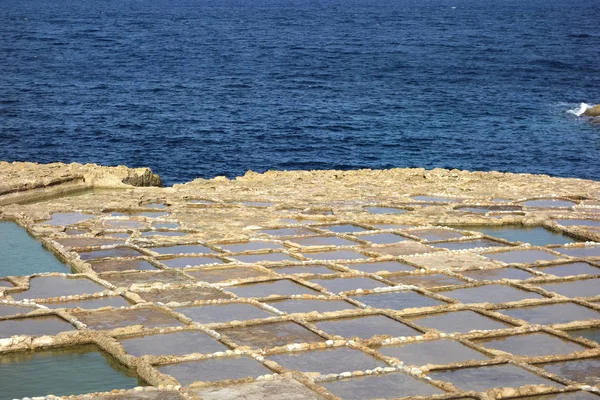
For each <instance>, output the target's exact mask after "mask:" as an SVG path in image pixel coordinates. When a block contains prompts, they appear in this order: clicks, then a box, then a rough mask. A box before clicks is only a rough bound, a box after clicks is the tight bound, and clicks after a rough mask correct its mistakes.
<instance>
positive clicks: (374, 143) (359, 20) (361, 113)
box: [0, 0, 600, 184]
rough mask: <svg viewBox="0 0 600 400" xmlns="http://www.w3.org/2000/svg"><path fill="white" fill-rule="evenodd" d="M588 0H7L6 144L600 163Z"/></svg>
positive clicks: (158, 160) (281, 165)
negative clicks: (591, 112) (590, 116)
mask: <svg viewBox="0 0 600 400" xmlns="http://www.w3.org/2000/svg"><path fill="white" fill-rule="evenodd" d="M598 21H600V7H598V1H597V0H570V1H564V0H500V1H498V0H495V1H491V0H418V1H415V0H253V1H242V0H218V1H217V0H169V1H167V0H118V1H117V0H79V1H66V0H52V1H47V0H2V1H1V2H0V159H2V160H9V161H13V160H26V161H39V162H52V161H64V162H72V161H76V162H95V163H101V164H108V165H116V164H125V165H128V166H150V167H152V168H153V170H154V171H155V172H158V173H159V174H160V175H161V176H162V177H163V179H164V180H165V183H167V184H173V183H176V182H184V181H187V180H190V179H193V178H195V177H207V178H208V177H213V176H217V175H226V176H228V177H235V176H238V175H242V174H244V173H245V171H247V170H249V169H251V170H254V171H266V170H269V169H278V170H282V169H330V168H335V169H355V168H390V167H426V168H434V167H446V168H460V169H471V170H500V171H512V172H532V173H546V174H550V175H555V176H569V177H582V178H592V179H600V168H598V154H600V153H599V152H600V125H596V126H594V125H591V124H589V123H588V122H586V121H584V120H582V119H580V118H578V117H577V116H575V115H573V114H571V113H568V110H570V109H578V108H579V104H580V103H582V102H586V103H590V104H595V103H600V80H599V79H600V29H599V28H598V26H599V22H598Z"/></svg>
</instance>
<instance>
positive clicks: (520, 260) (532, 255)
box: [484, 250, 558, 264]
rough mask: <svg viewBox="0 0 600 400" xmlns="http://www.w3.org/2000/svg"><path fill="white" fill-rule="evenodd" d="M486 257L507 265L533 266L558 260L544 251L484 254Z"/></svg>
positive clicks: (512, 251)
mask: <svg viewBox="0 0 600 400" xmlns="http://www.w3.org/2000/svg"><path fill="white" fill-rule="evenodd" d="M484 256H485V257H487V258H489V259H492V260H497V261H501V262H503V263H506V264H533V263H534V262H537V261H554V260H556V259H557V258H558V257H557V256H555V255H554V254H552V253H549V252H547V251H543V250H511V251H506V252H504V253H494V254H491V253H490V254H484Z"/></svg>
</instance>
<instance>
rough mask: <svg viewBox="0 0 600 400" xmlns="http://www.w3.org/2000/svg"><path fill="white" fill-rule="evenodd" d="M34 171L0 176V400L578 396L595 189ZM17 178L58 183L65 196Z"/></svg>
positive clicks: (20, 167) (462, 181) (593, 286)
mask: <svg viewBox="0 0 600 400" xmlns="http://www.w3.org/2000/svg"><path fill="white" fill-rule="evenodd" d="M47 168H48V167H47V166H44V165H38V166H33V165H29V164H19V163H17V164H15V165H12V164H5V163H0V173H3V176H5V177H6V179H4V181H3V182H0V186H2V185H3V186H2V187H3V188H4V191H0V193H8V194H0V237H1V239H2V240H0V353H1V354H2V355H1V356H0V369H1V370H2V371H1V373H0V388H1V390H0V392H1V395H0V397H2V398H4V397H6V396H8V397H7V398H13V397H14V398H23V397H29V398H31V397H34V396H44V395H47V394H51V393H52V394H55V395H59V394H60V395H63V394H64V395H71V394H74V395H80V396H79V397H77V399H80V400H83V399H92V398H98V399H103V400H125V399H142V400H143V399H147V400H153V399H154V400H183V399H186V400H193V399H195V398H194V397H193V396H200V397H201V398H205V399H219V400H223V399H230V398H231V399H238V398H240V399H242V398H246V399H253V400H273V399H282V398H286V399H291V400H316V399H318V400H332V399H334V396H337V397H338V398H342V399H360V400H363V399H369V398H387V399H396V398H403V397H409V396H423V397H430V396H435V395H443V394H451V396H452V397H453V398H459V397H460V398H469V396H473V392H478V393H479V394H477V396H478V397H482V398H505V397H506V398H520V397H525V396H528V397H527V398H530V399H531V400H577V399H589V398H590V397H589V396H594V395H592V394H590V393H589V392H584V391H582V390H581V388H582V387H583V386H582V385H586V384H587V385H592V386H597V385H598V384H599V382H598V381H597V376H598V373H597V371H598V365H597V364H598V353H597V345H596V344H595V343H600V342H598V329H600V308H599V304H600V291H599V290H598V287H600V285H598V283H597V281H598V279H599V278H600V273H599V272H598V271H600V252H599V249H600V245H598V244H596V243H595V242H600V231H599V230H598V229H597V226H598V225H600V220H599V219H598V218H600V217H597V216H594V215H595V214H594V213H590V212H588V211H589V209H591V208H590V207H593V205H594V204H600V184H599V183H597V182H591V181H582V180H570V179H557V178H550V177H547V176H533V175H522V174H520V175H511V174H501V173H469V172H465V171H445V170H435V171H425V170H416V169H415V170H390V171H367V170H365V171H349V172H343V173H342V172H340V171H337V172H333V171H321V172H303V171H296V172H269V173H266V174H255V173H248V174H247V175H246V176H244V177H240V178H238V179H237V180H233V181H229V180H225V179H214V180H202V179H199V180H196V181H193V182H190V183H187V184H183V185H177V186H175V187H173V188H159V187H134V186H126V185H125V184H124V183H123V179H125V177H128V178H127V179H126V180H127V181H128V182H134V183H136V184H139V185H142V184H144V185H152V184H157V180H156V178H155V176H154V175H152V174H151V173H150V172H149V171H147V170H128V169H126V168H124V167H116V168H114V169H111V168H104V167H97V166H78V165H71V166H68V167H67V166H63V167H60V165H59V166H58V167H54V168H52V169H47ZM36 170H39V174H41V175H44V176H46V175H48V176H50V177H51V176H53V174H59V175H60V176H63V175H64V176H69V174H70V173H72V172H70V171H74V170H77V171H79V172H78V173H79V174H83V175H82V176H85V182H83V179H82V180H81V182H82V183H81V185H83V186H84V187H82V189H83V190H82V192H81V193H80V194H79V195H77V196H69V195H67V196H62V195H61V194H60V190H58V189H60V184H59V185H58V187H57V188H55V187H54V186H52V187H45V186H44V184H43V183H41V184H40V183H39V182H38V181H36V180H35V176H36V174H35V173H33V172H32V171H36ZM140 174H141V175H140ZM32 177H33V178H32ZM28 179H33V181H35V182H38V183H36V185H38V184H39V185H41V186H39V185H38V186H36V185H33V186H31V185H30V186H28V185H26V183H27V182H30V181H28ZM92 187H96V189H92ZM118 187H120V188H118ZM11 188H13V189H15V188H20V189H19V191H17V193H19V195H18V196H19V199H20V200H19V201H18V202H15V201H13V200H12V199H13V197H14V196H15V195H14V194H13V193H15V192H14V190H12V189H11ZM42 189H43V190H48V191H55V192H56V193H54V195H53V196H52V197H44V196H45V194H44V193H45V192H44V193H41V194H40V192H39V190H42ZM57 193H58V194H57ZM42 194H43V195H44V196H42ZM7 196H8V197H7ZM28 196H30V197H28ZM40 196H41V197H40ZM28 198H29V199H30V200H28V201H24V199H25V200H27V199H28ZM498 199H502V201H501V204H499V201H498ZM582 199H586V200H582ZM583 206H585V207H583ZM584 209H585V210H586V211H582V210H584ZM15 221H16V222H15ZM28 233H29V234H28ZM42 243H43V244H44V247H45V248H44V247H42ZM53 253H54V254H56V256H55V255H54V254H53ZM594 346H595V347H594ZM67 347H68V351H67V350H65V351H63V350H62V349H64V348H67ZM100 349H101V350H100ZM509 361H510V362H509ZM507 362H509V363H507ZM529 366H535V367H537V368H539V369H535V368H529ZM542 370H543V371H547V372H548V373H550V374H552V376H554V377H556V378H557V379H559V380H560V379H564V380H567V381H569V382H572V384H573V386H569V388H568V390H569V392H568V393H558V391H559V390H560V389H561V388H562V387H563V385H560V384H558V383H557V382H556V381H553V380H551V379H548V376H546V375H544V374H543V373H542V372H540V371H542ZM132 371H135V374H134V373H133V372H132ZM428 378H432V379H431V380H430V379H428ZM136 386H139V387H137V388H134V387H136ZM93 392H102V393H96V394H93ZM467 392H469V393H467ZM541 394H543V396H542V397H539V396H540V395H541ZM567 397H568V398H569V399H566V398H567Z"/></svg>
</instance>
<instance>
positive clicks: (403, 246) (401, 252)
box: [365, 240, 436, 257]
mask: <svg viewBox="0 0 600 400" xmlns="http://www.w3.org/2000/svg"><path fill="white" fill-rule="evenodd" d="M365 250H367V251H369V252H375V253H379V254H381V255H384V256H394V257H397V256H409V255H413V254H426V253H432V252H434V251H436V250H435V249H432V248H431V247H429V246H426V245H424V244H423V243H419V242H413V241H408V240H407V241H405V242H400V243H398V244H393V245H390V246H385V247H367V248H366V249H365Z"/></svg>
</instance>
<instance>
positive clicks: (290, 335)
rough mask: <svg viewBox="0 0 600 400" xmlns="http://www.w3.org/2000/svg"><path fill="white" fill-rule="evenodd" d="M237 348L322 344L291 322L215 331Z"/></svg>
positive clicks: (317, 336)
mask: <svg viewBox="0 0 600 400" xmlns="http://www.w3.org/2000/svg"><path fill="white" fill-rule="evenodd" d="M217 331H218V332H219V333H221V334H222V335H225V336H227V337H228V338H229V339H230V340H232V341H233V342H235V343H236V344H237V345H239V346H250V347H253V348H271V347H276V346H284V345H286V344H290V343H317V342H324V341H325V339H324V338H322V337H321V336H319V335H317V334H316V333H313V332H312V331H309V330H308V329H306V328H304V327H302V326H300V325H298V324H296V323H294V322H291V321H284V322H273V323H268V324H259V325H250V326H244V327H236V328H227V329H217Z"/></svg>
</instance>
